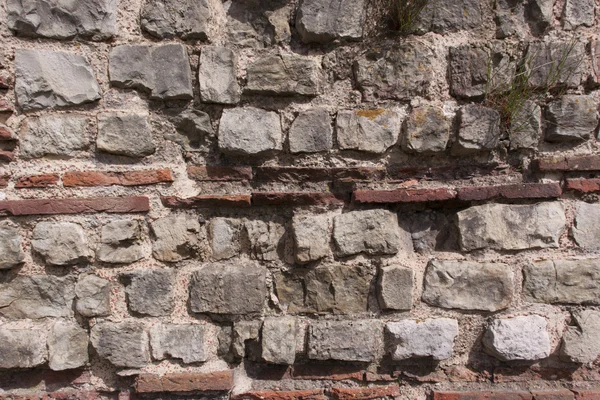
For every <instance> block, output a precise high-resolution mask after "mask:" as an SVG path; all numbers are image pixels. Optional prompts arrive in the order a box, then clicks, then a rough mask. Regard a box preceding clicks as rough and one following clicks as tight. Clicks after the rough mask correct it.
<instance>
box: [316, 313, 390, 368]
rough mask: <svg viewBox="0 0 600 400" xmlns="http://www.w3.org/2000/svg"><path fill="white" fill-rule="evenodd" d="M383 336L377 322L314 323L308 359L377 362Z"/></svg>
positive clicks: (379, 324) (380, 326)
mask: <svg viewBox="0 0 600 400" xmlns="http://www.w3.org/2000/svg"><path fill="white" fill-rule="evenodd" d="M382 333H383V332H382V325H381V323H380V321H377V320H363V321H315V322H312V323H311V324H310V326H309V328H308V358H310V359H312V360H338V361H359V362H372V361H375V359H376V358H377V355H378V354H377V353H378V349H379V346H380V343H381V336H382Z"/></svg>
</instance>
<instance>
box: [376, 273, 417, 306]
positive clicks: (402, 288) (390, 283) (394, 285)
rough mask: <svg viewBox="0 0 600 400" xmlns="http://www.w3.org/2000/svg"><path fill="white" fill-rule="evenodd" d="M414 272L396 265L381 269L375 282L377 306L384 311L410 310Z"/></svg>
mask: <svg viewBox="0 0 600 400" xmlns="http://www.w3.org/2000/svg"><path fill="white" fill-rule="evenodd" d="M413 280H414V272H413V270H412V269H410V268H403V267H400V266H397V265H394V266H388V267H383V268H381V270H380V271H379V277H378V280H377V295H378V298H379V306H380V307H381V308H382V309H384V310H410V309H411V308H412V302H413V299H412V298H413Z"/></svg>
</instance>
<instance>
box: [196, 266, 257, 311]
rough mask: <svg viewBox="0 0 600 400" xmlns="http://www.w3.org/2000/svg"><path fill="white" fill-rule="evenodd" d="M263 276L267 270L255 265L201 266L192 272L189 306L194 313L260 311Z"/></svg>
mask: <svg viewBox="0 0 600 400" xmlns="http://www.w3.org/2000/svg"><path fill="white" fill-rule="evenodd" d="M266 277H267V269H266V268H265V267H263V266H258V265H250V264H249V265H218V264H210V265H205V266H203V267H202V268H200V269H199V270H197V271H195V272H194V273H193V274H192V279H191V281H190V287H189V292H190V308H191V310H192V311H193V312H195V313H211V314H251V313H260V312H261V311H262V309H263V304H264V302H265V298H266V296H267V287H266Z"/></svg>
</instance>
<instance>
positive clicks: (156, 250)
mask: <svg viewBox="0 0 600 400" xmlns="http://www.w3.org/2000/svg"><path fill="white" fill-rule="evenodd" d="M150 228H151V229H152V233H153V235H154V240H153V241H152V255H153V256H154V257H155V258H156V259H157V260H160V261H166V262H178V261H181V260H185V259H188V258H190V257H192V256H193V255H194V254H195V253H196V251H197V249H198V233H199V232H200V223H199V222H198V219H197V218H193V217H191V216H188V215H186V214H181V215H176V214H173V215H169V216H167V217H164V218H159V219H157V220H155V221H153V222H151V223H150Z"/></svg>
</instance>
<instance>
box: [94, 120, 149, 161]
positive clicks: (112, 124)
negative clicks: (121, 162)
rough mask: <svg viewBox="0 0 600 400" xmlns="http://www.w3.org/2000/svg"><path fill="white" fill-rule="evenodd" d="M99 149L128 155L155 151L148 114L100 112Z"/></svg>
mask: <svg viewBox="0 0 600 400" xmlns="http://www.w3.org/2000/svg"><path fill="white" fill-rule="evenodd" d="M96 146H97V148H98V150H102V151H105V152H107V153H111V154H117V155H122V156H128V157H144V156H148V155H150V154H152V153H154V151H155V149H156V146H155V145H154V143H153V142H152V128H151V127H150V123H149V121H148V114H145V113H125V112H108V113H102V114H98V139H97V140H96Z"/></svg>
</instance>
